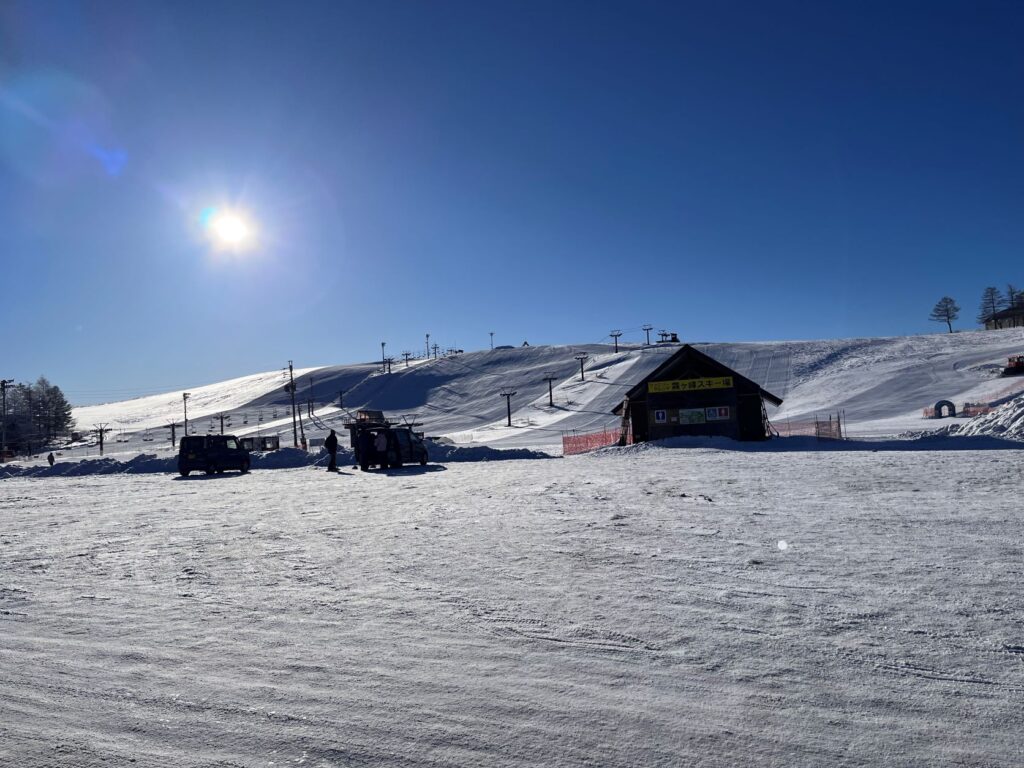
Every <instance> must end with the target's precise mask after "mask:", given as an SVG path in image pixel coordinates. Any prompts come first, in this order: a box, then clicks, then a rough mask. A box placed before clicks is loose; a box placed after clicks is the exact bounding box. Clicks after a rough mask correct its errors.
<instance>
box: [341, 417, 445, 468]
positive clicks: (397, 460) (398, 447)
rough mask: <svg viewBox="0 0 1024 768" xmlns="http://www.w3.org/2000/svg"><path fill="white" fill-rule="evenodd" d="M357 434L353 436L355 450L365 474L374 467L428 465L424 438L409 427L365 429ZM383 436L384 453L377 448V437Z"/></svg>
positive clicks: (357, 459)
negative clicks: (384, 442)
mask: <svg viewBox="0 0 1024 768" xmlns="http://www.w3.org/2000/svg"><path fill="white" fill-rule="evenodd" d="M357 434H358V436H355V435H354V436H353V437H354V439H353V441H352V442H353V448H355V453H356V461H357V462H358V464H359V468H360V469H361V470H363V471H364V472H366V471H367V470H368V469H369V468H370V467H371V466H373V465H378V466H380V468H381V469H387V468H388V467H401V466H402V465H403V464H419V465H421V466H422V465H424V464H426V463H427V446H426V445H425V444H424V443H423V438H422V437H421V436H420V435H419V434H418V433H416V432H413V431H412V430H411V429H409V428H407V427H371V428H365V427H364V428H362V429H360V430H359V431H358V433H357ZM381 434H382V435H384V438H385V441H386V444H387V448H386V449H385V450H384V451H383V453H381V452H380V451H378V450H377V449H376V447H375V443H376V440H377V436H378V435H381Z"/></svg>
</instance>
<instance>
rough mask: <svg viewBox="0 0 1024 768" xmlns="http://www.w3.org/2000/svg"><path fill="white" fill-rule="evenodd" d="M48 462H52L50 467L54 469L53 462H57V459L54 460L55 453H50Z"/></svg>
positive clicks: (47, 458)
mask: <svg viewBox="0 0 1024 768" xmlns="http://www.w3.org/2000/svg"><path fill="white" fill-rule="evenodd" d="M46 460H47V461H48V462H50V466H51V467H52V466H53V462H55V461H56V459H55V458H53V451H50V455H49V456H47V457H46Z"/></svg>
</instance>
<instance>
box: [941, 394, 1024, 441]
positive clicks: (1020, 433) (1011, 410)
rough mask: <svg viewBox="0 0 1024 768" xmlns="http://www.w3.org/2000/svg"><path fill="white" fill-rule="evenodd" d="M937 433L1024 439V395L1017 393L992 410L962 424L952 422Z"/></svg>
mask: <svg viewBox="0 0 1024 768" xmlns="http://www.w3.org/2000/svg"><path fill="white" fill-rule="evenodd" d="M937 434H947V435H956V436H957V437H981V436H986V437H1001V438H1003V439H1005V440H1024V395H1018V396H1017V397H1015V398H1013V399H1012V400H1010V401H1008V402H1006V403H1004V404H1003V405H1001V406H999V407H998V408H996V409H995V410H994V411H992V412H990V413H986V414H983V415H981V416H975V417H974V418H973V419H971V420H969V421H967V422H966V423H964V424H954V425H951V426H949V427H946V428H945V429H943V430H939V432H938V433H937Z"/></svg>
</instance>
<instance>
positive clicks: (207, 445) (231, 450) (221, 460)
mask: <svg viewBox="0 0 1024 768" xmlns="http://www.w3.org/2000/svg"><path fill="white" fill-rule="evenodd" d="M194 469H195V470H202V471H204V472H205V473H206V474H208V475H212V474H213V473H214V472H223V471H224V470H225V469H237V470H239V471H241V472H243V473H245V472H248V471H249V452H248V451H247V450H245V448H243V447H242V444H241V443H239V442H238V438H237V437H235V436H234V435H203V436H199V435H194V436H192V435H190V436H189V437H183V438H181V442H180V443H179V445H178V472H180V473H181V476H182V477H188V473H189V472H191V471H192V470H194Z"/></svg>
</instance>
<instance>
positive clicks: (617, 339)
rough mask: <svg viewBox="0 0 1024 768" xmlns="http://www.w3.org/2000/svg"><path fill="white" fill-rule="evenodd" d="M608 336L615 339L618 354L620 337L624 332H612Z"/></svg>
mask: <svg viewBox="0 0 1024 768" xmlns="http://www.w3.org/2000/svg"><path fill="white" fill-rule="evenodd" d="M608 335H609V336H611V337H612V338H613V339H615V351H616V352H618V351H619V336H621V335H622V331H612V332H611V333H610V334H608Z"/></svg>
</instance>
